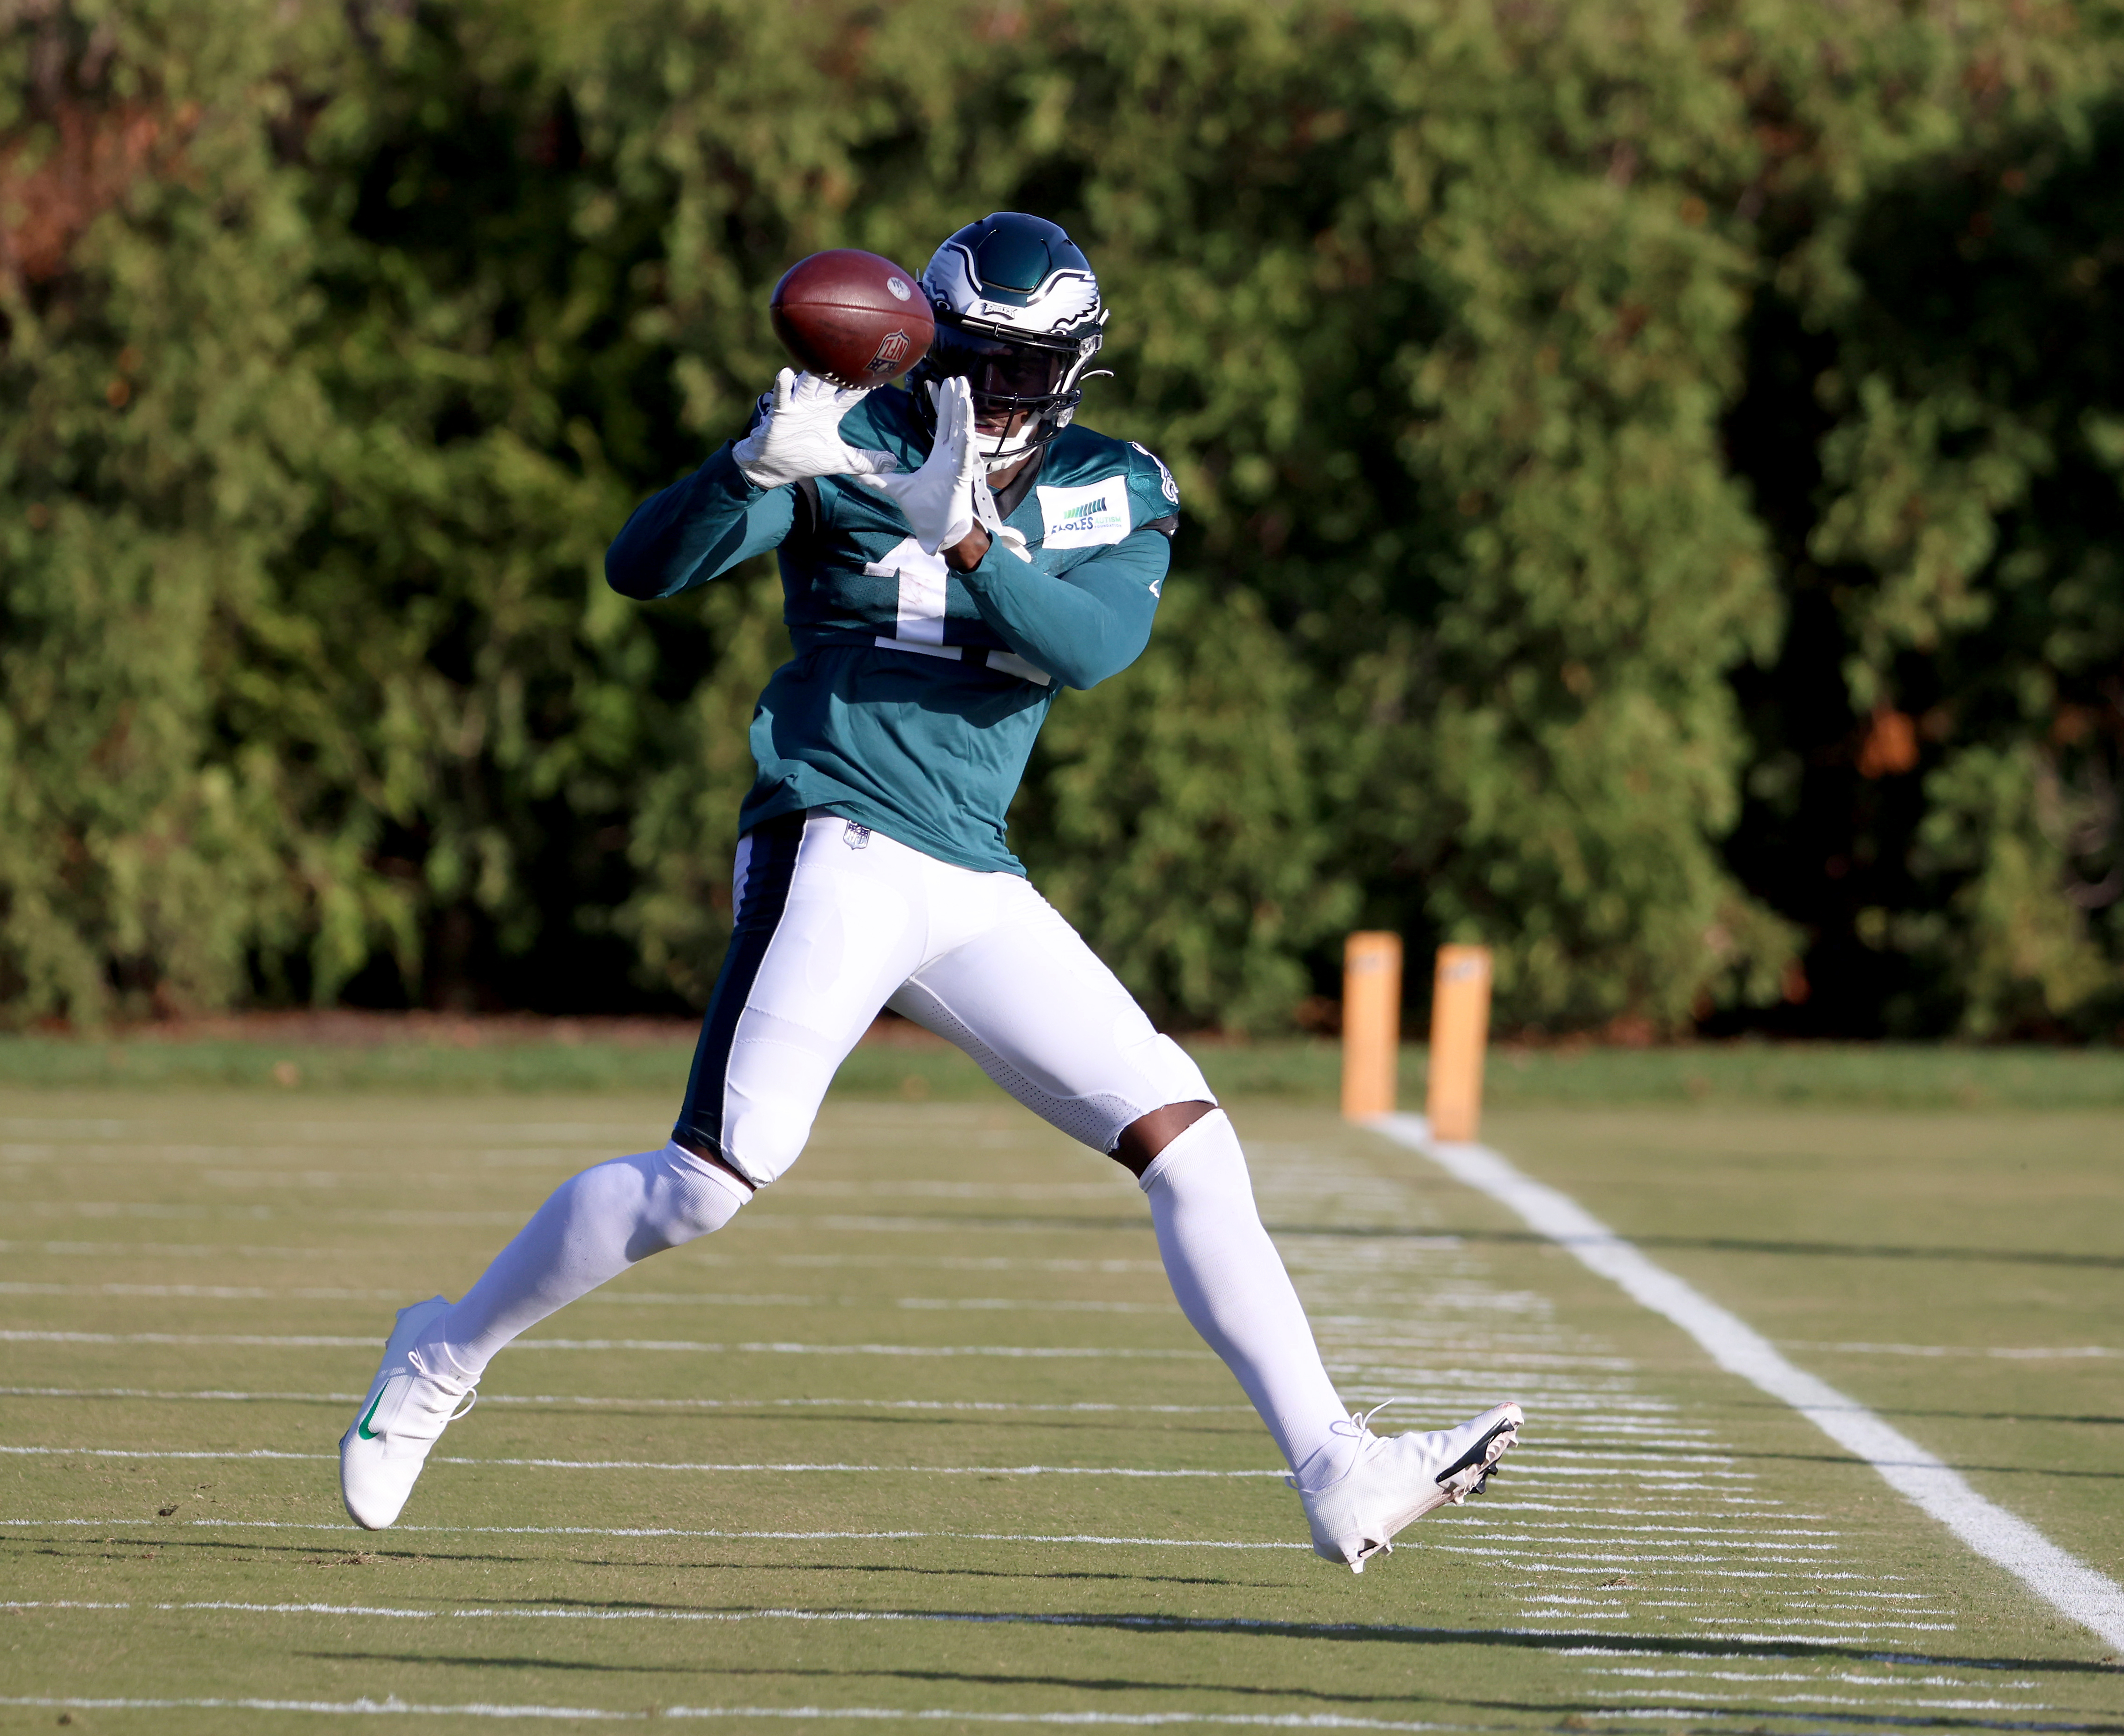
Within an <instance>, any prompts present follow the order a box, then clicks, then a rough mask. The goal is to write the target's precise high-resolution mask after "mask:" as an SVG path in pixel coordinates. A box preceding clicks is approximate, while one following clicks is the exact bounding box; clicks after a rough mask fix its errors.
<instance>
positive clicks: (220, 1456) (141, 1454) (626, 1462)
mask: <svg viewBox="0 0 2124 1736" xmlns="http://www.w3.org/2000/svg"><path fill="white" fill-rule="evenodd" d="M0 1453H8V1454H12V1455H14V1456H16V1457H23V1458H47V1459H217V1460H228V1459H308V1460H319V1459H332V1460H336V1459H337V1458H338V1457H339V1455H338V1454H337V1453H336V1452H277V1451H275V1449H274V1448H272V1447H243V1448H240V1449H237V1448H232V1449H230V1450H229V1451H228V1452H211V1451H201V1450H198V1449H189V1450H185V1451H179V1450H176V1449H174V1448H170V1449H160V1450H158V1449H153V1448H147V1447H10V1446H0ZM433 1462H434V1463H435V1464H438V1465H509V1466H516V1467H518V1468H519V1469H522V1468H525V1467H529V1468H530V1469H533V1470H540V1471H880V1472H884V1473H886V1474H888V1475H895V1474H904V1475H911V1476H933V1477H1280V1476H1283V1475H1284V1472H1283V1471H1280V1470H1278V1471H1194V1470H1188V1471H1142V1470H1139V1469H1137V1468H1135V1466H1126V1465H839V1464H834V1465H799V1464H789V1465H780V1464H774V1465H769V1464H759V1465H751V1464H746V1465H736V1464H731V1465H726V1464H709V1463H705V1462H702V1463H695V1462H688V1461H680V1460H672V1461H665V1460H657V1459H459V1458H444V1457H440V1456H437V1457H435V1460H434V1461H433Z"/></svg>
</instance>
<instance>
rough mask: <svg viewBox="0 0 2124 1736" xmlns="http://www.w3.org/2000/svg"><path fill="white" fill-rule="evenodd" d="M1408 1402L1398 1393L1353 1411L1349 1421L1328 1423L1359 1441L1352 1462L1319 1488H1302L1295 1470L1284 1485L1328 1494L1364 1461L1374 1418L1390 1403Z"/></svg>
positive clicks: (1332, 1429)
mask: <svg viewBox="0 0 2124 1736" xmlns="http://www.w3.org/2000/svg"><path fill="white" fill-rule="evenodd" d="M1407 1403H1408V1400H1407V1397H1406V1396H1401V1395H1397V1396H1394V1397H1393V1398H1384V1399H1381V1400H1380V1401H1379V1403H1378V1404H1376V1405H1373V1406H1372V1408H1371V1409H1370V1410H1353V1411H1351V1413H1350V1417H1349V1420H1348V1421H1347V1422H1334V1423H1330V1424H1328V1433H1330V1434H1339V1435H1342V1436H1345V1437H1346V1438H1348V1439H1351V1440H1353V1441H1355V1442H1356V1443H1357V1450H1356V1452H1353V1453H1351V1455H1350V1462H1349V1463H1348V1464H1346V1465H1345V1466H1343V1467H1342V1471H1341V1472H1340V1473H1339V1474H1337V1476H1332V1477H1330V1478H1328V1480H1327V1481H1326V1482H1324V1483H1323V1484H1322V1485H1320V1486H1319V1487H1318V1489H1313V1490H1307V1489H1304V1488H1301V1487H1300V1486H1299V1481H1298V1476H1297V1474H1296V1473H1295V1472H1293V1473H1292V1474H1291V1475H1290V1476H1287V1477H1285V1479H1284V1480H1283V1484H1284V1487H1285V1488H1286V1489H1296V1490H1298V1492H1299V1494H1316V1495H1323V1494H1327V1493H1328V1490H1331V1489H1332V1488H1334V1487H1335V1486H1336V1485H1337V1484H1338V1483H1342V1482H1343V1481H1345V1480H1347V1479H1348V1477H1349V1476H1350V1474H1351V1472H1352V1471H1356V1468H1357V1466H1359V1465H1360V1464H1361V1463H1363V1462H1364V1457H1365V1442H1366V1441H1367V1440H1370V1439H1373V1438H1374V1436H1373V1434H1372V1419H1373V1418H1374V1417H1375V1416H1377V1415H1379V1413H1380V1412H1381V1411H1382V1410H1385V1409H1386V1408H1387V1406H1388V1405H1406V1404H1407Z"/></svg>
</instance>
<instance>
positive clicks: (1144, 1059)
mask: <svg viewBox="0 0 2124 1736" xmlns="http://www.w3.org/2000/svg"><path fill="white" fill-rule="evenodd" d="M1128 1058H1129V1059H1130V1061H1131V1062H1133V1063H1135V1065H1136V1066H1137V1067H1140V1069H1141V1070H1142V1072H1143V1076H1144V1078H1145V1079H1146V1080H1148V1081H1149V1083H1150V1087H1151V1089H1150V1091H1149V1095H1150V1096H1152V1097H1153V1098H1154V1101H1153V1103H1152V1105H1151V1107H1152V1108H1153V1109H1162V1108H1163V1107H1164V1106H1165V1105H1167V1104H1168V1103H1215V1101H1216V1100H1217V1094H1216V1093H1215V1091H1211V1090H1210V1081H1208V1080H1206V1079H1205V1078H1204V1077H1202V1069H1201V1067H1197V1066H1196V1064H1195V1058H1194V1057H1193V1056H1192V1055H1191V1054H1189V1053H1187V1050H1186V1049H1182V1047H1181V1046H1180V1045H1179V1044H1177V1043H1175V1042H1174V1041H1173V1040H1172V1038H1170V1037H1168V1036H1167V1035H1165V1033H1164V1032H1163V1031H1160V1032H1158V1034H1157V1035H1155V1036H1154V1037H1152V1038H1151V1039H1150V1040H1149V1042H1148V1043H1144V1044H1139V1045H1138V1046H1137V1047H1135V1049H1130V1051H1129V1057H1128Z"/></svg>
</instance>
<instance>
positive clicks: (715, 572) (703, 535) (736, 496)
mask: <svg viewBox="0 0 2124 1736" xmlns="http://www.w3.org/2000/svg"><path fill="white" fill-rule="evenodd" d="M759 415H760V412H759V411H754V421H757V420H759ZM796 492H797V491H796V490H795V488H794V487H793V486H792V487H784V488H761V487H759V486H758V485H757V484H755V483H754V482H752V481H750V480H749V479H748V478H747V477H746V476H745V472H743V471H741V470H740V469H739V468H738V467H737V459H736V458H735V457H734V456H733V455H732V453H731V448H729V447H728V446H725V447H724V448H722V449H721V451H719V452H717V453H716V454H715V455H714V456H713V457H711V458H710V459H709V460H708V462H707V463H705V464H703V466H702V467H700V468H699V469H698V470H697V471H695V472H693V475H692V476H688V477H687V478H686V479H685V480H684V481H682V482H674V483H673V484H672V485H671V486H670V487H669V488H667V489H665V490H663V492H662V493H660V494H655V495H651V496H650V497H649V498H648V499H647V500H645V501H643V502H642V503H641V505H639V506H637V508H635V509H634V514H633V516H632V518H629V519H628V520H627V523H626V525H625V526H624V527H623V528H622V529H621V531H620V533H619V534H618V536H617V537H613V542H612V547H610V548H609V549H607V550H606V551H605V556H604V576H605V582H606V583H607V584H609V585H611V587H612V588H613V589H614V590H616V591H618V593H619V594H621V595H622V596H623V597H633V598H638V599H640V600H641V601H643V602H647V601H650V600H651V599H652V598H658V597H675V596H677V595H678V594H679V592H681V591H686V590H691V589H693V587H694V586H695V585H697V584H707V582H708V581H709V580H710V579H717V578H720V577H721V575H723V574H725V573H726V572H728V571H729V570H731V568H732V567H734V566H735V565H738V564H739V563H740V561H749V560H750V559H751V558H752V556H754V555H759V554H764V553H765V552H766V551H768V549H771V548H773V547H775V546H776V545H777V544H778V543H779V542H781V541H782V538H783V537H786V536H787V535H788V534H789V528H790V526H791V525H792V523H795V521H796V505H797V504H796Z"/></svg>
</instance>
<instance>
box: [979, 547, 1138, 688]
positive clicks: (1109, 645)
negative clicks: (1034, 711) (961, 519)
mask: <svg viewBox="0 0 2124 1736" xmlns="http://www.w3.org/2000/svg"><path fill="white" fill-rule="evenodd" d="M1171 559H1172V545H1171V543H1170V542H1169V541H1168V538H1167V537H1166V535H1165V533H1164V532H1163V531H1162V530H1158V529H1154V528H1152V527H1151V526H1149V525H1144V527H1142V528H1140V529H1138V530H1133V531H1130V533H1129V534H1128V535H1127V536H1125V537H1123V538H1122V539H1121V541H1120V542H1116V543H1114V544H1112V545H1111V547H1106V548H1102V549H1101V550H1099V551H1098V552H1097V553H1096V554H1094V555H1093V556H1091V557H1090V558H1089V559H1088V560H1084V561H1079V562H1078V563H1077V565H1074V566H1073V567H1071V568H1070V569H1069V571H1068V572H1066V573H1064V574H1063V575H1060V577H1059V578H1058V577H1055V576H1053V575H1050V574H1047V573H1044V572H1042V571H1041V570H1040V569H1039V568H1038V567H1036V566H1033V565H1030V564H1028V563H1027V562H1026V561H1022V560H1020V559H1018V558H1017V556H1014V555H1013V554H1011V553H1010V552H1009V551H1008V550H1007V549H1005V548H1003V547H1000V546H997V547H990V548H989V550H988V551H986V552H985V553H984V555H983V556H982V557H981V559H980V561H979V563H978V564H976V565H974V566H973V567H971V568H970V569H969V570H966V571H965V572H963V573H961V575H960V576H961V578H962V579H965V581H966V589H968V590H969V591H970V592H971V593H972V594H973V598H974V606H975V608H978V609H979V610H980V612H981V618H982V619H983V620H984V621H985V622H988V624H989V626H992V627H994V629H995V630H996V631H998V632H999V633H1000V634H1002V635H1003V640H1004V642H1005V643H1006V644H1007V645H1009V646H1010V648H1011V650H1013V651H1015V652H1016V653H1017V655H1019V656H1021V657H1022V658H1024V659H1026V661H1027V662H1028V663H1031V664H1036V665H1038V666H1039V667H1040V668H1041V669H1045V670H1046V671H1047V673H1049V674H1050V675H1052V676H1053V677H1054V678H1055V679H1056V680H1057V681H1059V682H1060V683H1062V685H1063V686H1064V687H1096V686H1097V684H1098V683H1101V682H1102V681H1104V680H1105V679H1106V678H1107V677H1108V676H1109V675H1118V674H1119V673H1121V671H1122V670H1123V669H1126V668H1127V667H1128V666H1129V665H1130V664H1132V663H1134V662H1135V660H1136V659H1137V658H1139V657H1140V656H1141V655H1143V648H1144V646H1145V645H1148V644H1149V643H1150V622H1151V617H1153V616H1154V615H1155V614H1156V613H1157V612H1158V589H1159V587H1160V586H1161V585H1162V584H1163V583H1164V580H1165V570H1166V567H1167V566H1168V564H1169V563H1170V561H1171Z"/></svg>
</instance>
